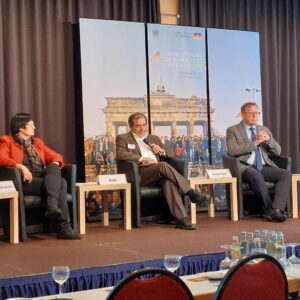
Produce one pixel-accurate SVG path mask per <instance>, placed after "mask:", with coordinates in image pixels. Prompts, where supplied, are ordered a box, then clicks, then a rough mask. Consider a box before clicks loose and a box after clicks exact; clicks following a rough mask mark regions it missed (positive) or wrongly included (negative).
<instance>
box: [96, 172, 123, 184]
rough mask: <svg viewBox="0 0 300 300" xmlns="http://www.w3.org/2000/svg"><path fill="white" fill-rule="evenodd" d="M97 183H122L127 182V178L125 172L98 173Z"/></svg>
mask: <svg viewBox="0 0 300 300" xmlns="http://www.w3.org/2000/svg"><path fill="white" fill-rule="evenodd" d="M97 183H98V184H100V185H108V184H121V183H127V180H126V176H125V174H108V175H98V176H97Z"/></svg>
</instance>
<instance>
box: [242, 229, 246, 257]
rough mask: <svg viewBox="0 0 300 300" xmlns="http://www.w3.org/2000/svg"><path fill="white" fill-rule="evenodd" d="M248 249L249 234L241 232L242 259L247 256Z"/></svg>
mask: <svg viewBox="0 0 300 300" xmlns="http://www.w3.org/2000/svg"><path fill="white" fill-rule="evenodd" d="M246 247H247V232H246V231H242V232H241V242H240V252H241V257H244V256H246Z"/></svg>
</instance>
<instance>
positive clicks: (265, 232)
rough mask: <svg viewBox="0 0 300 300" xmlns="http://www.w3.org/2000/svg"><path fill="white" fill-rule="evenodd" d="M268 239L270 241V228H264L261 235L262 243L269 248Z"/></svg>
mask: <svg viewBox="0 0 300 300" xmlns="http://www.w3.org/2000/svg"><path fill="white" fill-rule="evenodd" d="M267 241H268V229H264V230H263V231H262V232H261V235H260V245H261V247H262V248H264V249H267Z"/></svg>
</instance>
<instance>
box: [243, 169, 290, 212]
mask: <svg viewBox="0 0 300 300" xmlns="http://www.w3.org/2000/svg"><path fill="white" fill-rule="evenodd" d="M291 176H292V175H291V172H290V171H288V170H285V169H280V168H275V167H270V166H264V167H263V169H262V170H261V171H258V170H257V169H255V168H254V167H252V166H251V167H248V168H246V169H245V171H244V172H243V175H242V179H243V181H245V182H248V183H249V184H250V186H251V188H252V190H253V191H254V193H255V195H256V196H257V197H259V198H260V199H261V200H262V202H263V205H264V207H263V208H264V211H265V212H268V211H269V210H270V209H272V208H279V209H281V210H283V211H284V210H286V206H287V201H288V199H289V196H290V187H291ZM265 181H269V182H274V183H275V191H274V199H273V201H272V199H271V197H270V195H269V191H268V188H267V185H266V183H265Z"/></svg>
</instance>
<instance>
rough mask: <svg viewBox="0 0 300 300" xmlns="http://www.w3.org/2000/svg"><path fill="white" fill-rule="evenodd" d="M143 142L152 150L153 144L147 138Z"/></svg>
mask: <svg viewBox="0 0 300 300" xmlns="http://www.w3.org/2000/svg"><path fill="white" fill-rule="evenodd" d="M143 142H144V143H145V144H146V145H148V146H149V147H150V148H152V144H151V143H150V142H149V140H148V139H147V138H144V139H143Z"/></svg>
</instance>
